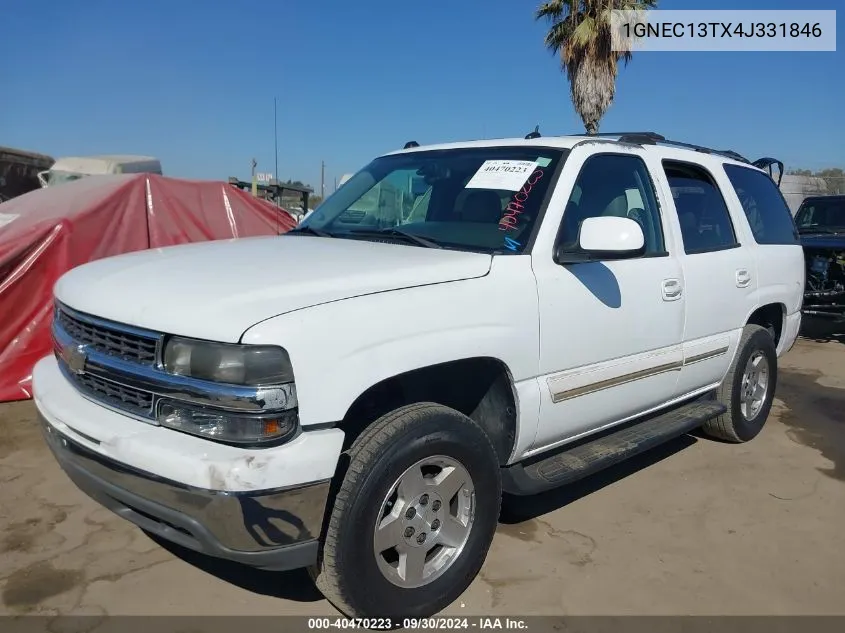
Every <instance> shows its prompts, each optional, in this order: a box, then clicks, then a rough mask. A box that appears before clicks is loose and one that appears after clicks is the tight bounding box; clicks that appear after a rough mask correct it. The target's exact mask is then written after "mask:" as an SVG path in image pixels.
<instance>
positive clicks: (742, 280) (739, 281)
mask: <svg viewBox="0 0 845 633" xmlns="http://www.w3.org/2000/svg"><path fill="white" fill-rule="evenodd" d="M750 283H751V273H749V272H748V270H746V269H745V268H740V269H739V270H737V271H736V287H737V288H747V287H748V284H750Z"/></svg>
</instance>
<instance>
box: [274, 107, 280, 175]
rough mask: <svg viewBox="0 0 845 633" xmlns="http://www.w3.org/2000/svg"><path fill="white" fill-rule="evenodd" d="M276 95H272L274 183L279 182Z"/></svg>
mask: <svg viewBox="0 0 845 633" xmlns="http://www.w3.org/2000/svg"><path fill="white" fill-rule="evenodd" d="M276 101H277V99H276V97H273V151H274V152H275V154H276V170H275V177H276V184H279V117H278V115H277V114H276Z"/></svg>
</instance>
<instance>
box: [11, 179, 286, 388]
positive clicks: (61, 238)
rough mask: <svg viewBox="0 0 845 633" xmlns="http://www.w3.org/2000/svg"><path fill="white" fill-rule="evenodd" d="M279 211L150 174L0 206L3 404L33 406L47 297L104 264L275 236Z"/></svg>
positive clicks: (280, 226)
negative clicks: (133, 255) (62, 281)
mask: <svg viewBox="0 0 845 633" xmlns="http://www.w3.org/2000/svg"><path fill="white" fill-rule="evenodd" d="M295 226H296V221H295V220H294V219H293V217H292V216H291V215H290V214H288V213H287V212H286V211H284V210H282V209H280V208H279V207H276V206H274V205H272V204H270V203H269V202H265V201H264V200H259V199H257V198H253V197H252V196H251V195H250V194H249V193H247V192H245V191H241V190H239V189H237V188H235V187H232V186H230V185H229V184H227V183H223V182H209V181H193V180H178V179H175V178H166V177H164V176H158V175H151V174H127V175H114V176H92V177H89V178H83V179H81V180H78V181H75V182H71V183H68V184H66V185H63V186H61V187H55V188H52V187H51V188H47V189H39V190H37V191H32V192H30V193H27V194H25V195H23V196H19V197H17V198H14V199H13V200H9V201H8V202H4V203H2V204H0V402H6V401H10V400H22V399H27V398H29V397H31V389H30V382H31V372H32V367H33V366H34V365H35V363H36V362H37V361H38V360H39V359H40V358H42V357H44V356H46V355H48V354H49V353H50V352H51V350H52V343H51V336H50V325H51V321H52V315H53V305H52V292H53V285H54V284H55V283H56V280H57V279H58V278H59V277H60V276H61V275H62V274H63V273H64V272H66V271H68V270H70V269H71V268H74V267H75V266H79V265H80V264H84V263H86V262H90V261H93V260H95V259H101V258H103V257H110V256H112V255H119V254H121V253H128V252H131V251H138V250H144V249H147V248H159V247H164V246H172V245H175V244H185V243H188V242H203V241H207V240H218V239H231V238H242V237H253V236H260V235H279V234H281V233H285V232H287V231H289V230H290V229H292V228H294V227H295Z"/></svg>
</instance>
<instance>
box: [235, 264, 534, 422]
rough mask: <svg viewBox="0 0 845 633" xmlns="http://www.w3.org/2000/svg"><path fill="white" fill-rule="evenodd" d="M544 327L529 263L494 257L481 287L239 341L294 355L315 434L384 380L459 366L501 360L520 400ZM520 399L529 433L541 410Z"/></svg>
mask: <svg viewBox="0 0 845 633" xmlns="http://www.w3.org/2000/svg"><path fill="white" fill-rule="evenodd" d="M339 274H342V271H339ZM538 327H539V326H538V319H537V291H536V285H535V282H534V276H533V273H532V272H531V261H530V257H528V256H519V255H508V256H497V257H494V259H493V265H492V267H491V270H490V273H489V274H488V275H487V276H485V277H482V278H478V279H470V280H466V281H457V282H449V283H442V284H433V285H428V286H421V287H417V288H409V289H405V290H395V291H391V292H383V293H378V294H372V295H368V296H365V297H357V298H352V299H346V300H342V301H336V302H333V303H327V304H323V305H320V306H315V307H312V308H306V309H303V310H298V311H295V312H290V313H287V314H284V315H280V316H278V317H274V318H272V319H269V320H267V321H264V322H261V323H259V324H257V325H255V326H253V327H252V328H250V329H249V330H247V331H246V332H245V333H244V335H243V337H242V341H243V342H244V343H247V344H275V345H281V346H282V347H284V348H285V349H287V351H288V353H289V354H290V358H291V362H292V364H293V370H294V376H295V379H296V388H297V395H298V400H299V413H300V422H301V424H302V425H303V426H309V425H314V424H325V423H333V422H338V421H340V420H342V419H343V417H344V415H345V414H346V412H347V410H348V409H349V407H350V406H351V405H352V404H353V402H354V401H355V399H356V398H357V397H358V396H359V395H361V394H362V393H363V392H364V391H366V390H367V389H368V388H369V387H371V386H372V385H375V384H376V383H378V382H380V381H382V380H385V379H387V378H390V377H391V376H395V375H397V374H401V373H404V372H407V371H410V370H413V369H418V368H421V367H427V366H430V365H435V364H438V363H443V362H448V361H452V360H459V359H462V358H473V357H492V358H497V359H499V360H501V361H502V362H504V363H505V365H506V366H507V367H508V369H509V371H510V373H511V376H512V378H513V380H514V382H515V383H516V389H517V392H521V391H523V390H524V389H525V387H526V385H530V384H532V383H534V384H536V375H537V362H538V345H539V343H538ZM520 383H523V384H522V386H520ZM521 400H524V402H522V401H520V402H518V409H519V416H520V430H519V433H520V434H523V433H525V432H527V433H529V434H531V433H533V427H532V428H531V429H525V425H526V424H528V425H529V426H530V425H531V424H532V420H533V424H534V425H535V426H536V417H537V410H536V404H537V403H536V401H535V402H533V403H532V402H531V400H532V398H530V397H526V398H522V399H521ZM526 416H527V418H526Z"/></svg>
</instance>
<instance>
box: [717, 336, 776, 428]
mask: <svg viewBox="0 0 845 633" xmlns="http://www.w3.org/2000/svg"><path fill="white" fill-rule="evenodd" d="M777 363H778V359H777V351H776V349H775V342H774V339H773V338H772V336H771V334H770V333H769V332H768V331H767V330H766V329H765V328H762V327H760V326H759V325H746V326H745V328H744V329H743V331H742V337H741V338H740V341H739V347H738V350H737V353H736V355H735V357H734V360H733V363H732V364H731V367H730V369H729V370H728V374H727V375H726V376H725V380H724V381H723V382H722V385H721V387H719V391H718V395H717V398H718V400H719V401H720V402H722V403H723V404H724V405H725V406H726V407H727V408H728V410H727V412H726V413H724V414H722V415H720V416H719V417H717V418H714V419H712V420H710V421H708V422H707V423H705V425H704V432H705V433H707V434H708V435H711V436H712V437H715V438H717V439H721V440H725V441H728V442H747V441H749V440H752V439H754V438H755V437H756V436H757V434H758V433H760V431H761V430H762V429H763V426H764V425H765V424H766V420H767V419H768V417H769V411H770V410H771V408H772V402H773V401H774V397H775V387H776V386H777V373H778V365H777Z"/></svg>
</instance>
